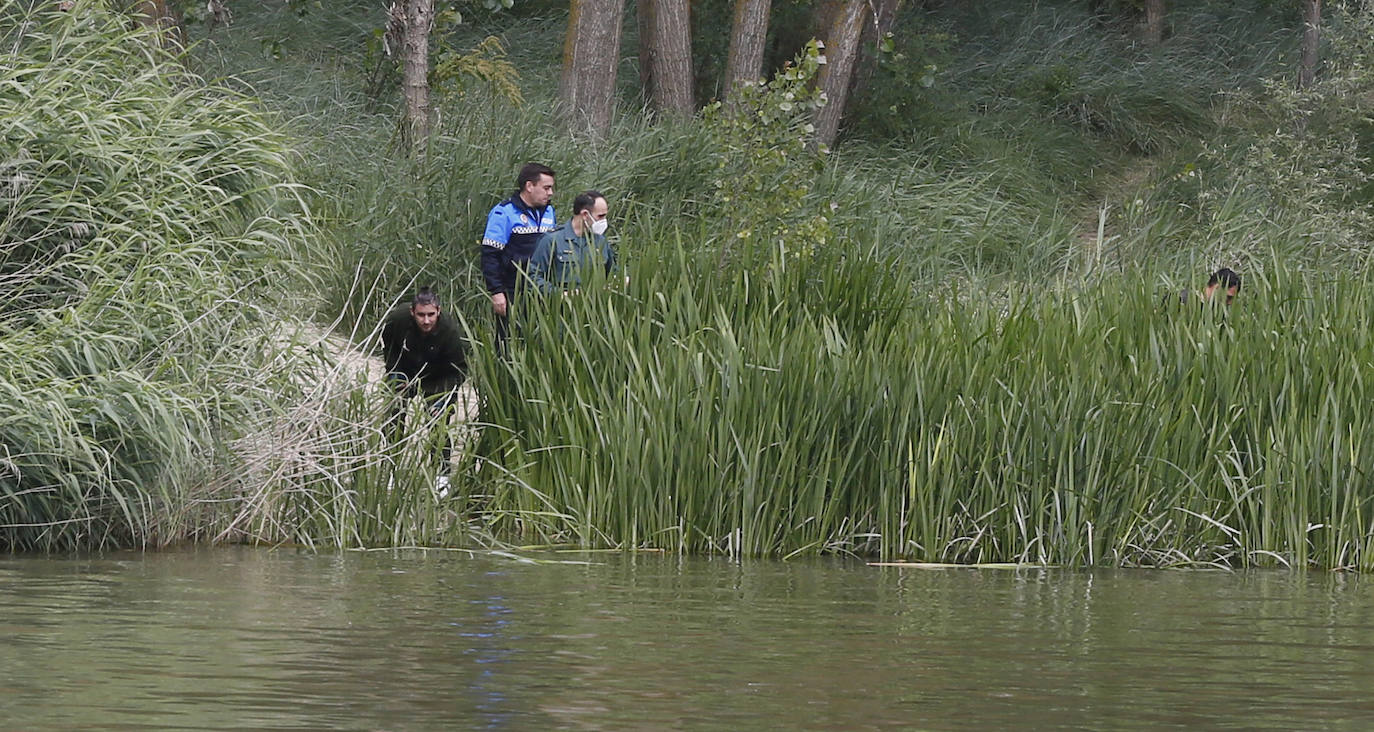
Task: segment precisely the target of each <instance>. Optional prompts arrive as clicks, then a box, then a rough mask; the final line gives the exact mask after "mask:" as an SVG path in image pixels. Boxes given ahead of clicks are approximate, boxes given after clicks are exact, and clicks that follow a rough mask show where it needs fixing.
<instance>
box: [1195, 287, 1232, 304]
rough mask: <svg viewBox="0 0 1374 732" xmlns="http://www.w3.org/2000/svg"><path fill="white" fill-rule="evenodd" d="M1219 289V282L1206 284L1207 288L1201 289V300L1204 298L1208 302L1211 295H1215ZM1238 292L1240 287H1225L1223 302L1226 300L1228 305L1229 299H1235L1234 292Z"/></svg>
mask: <svg viewBox="0 0 1374 732" xmlns="http://www.w3.org/2000/svg"><path fill="white" fill-rule="evenodd" d="M1221 289H1222V287H1221V283H1217V284H1215V285H1208V286H1207V289H1205V290H1203V291H1202V299H1203V300H1206V301H1208V302H1211V300H1212V298H1213V297H1216V294H1217V292H1219V291H1221ZM1238 292H1240V288H1239V287H1227V288H1226V300H1225V302H1226V304H1227V305H1230V304H1231V301H1232V300H1234V299H1236V293H1238Z"/></svg>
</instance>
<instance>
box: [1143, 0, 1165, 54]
mask: <svg viewBox="0 0 1374 732" xmlns="http://www.w3.org/2000/svg"><path fill="white" fill-rule="evenodd" d="M1141 33H1142V35H1143V36H1144V39H1145V43H1147V44H1149V45H1151V46H1158V45H1159V44H1160V43H1163V42H1164V0H1145V23H1144V25H1143V26H1142V27H1141Z"/></svg>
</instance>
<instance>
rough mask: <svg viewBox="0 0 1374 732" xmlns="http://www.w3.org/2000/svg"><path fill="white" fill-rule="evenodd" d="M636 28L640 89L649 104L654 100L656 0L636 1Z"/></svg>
mask: <svg viewBox="0 0 1374 732" xmlns="http://www.w3.org/2000/svg"><path fill="white" fill-rule="evenodd" d="M635 27H636V28H637V29H638V31H639V89H640V92H641V93H642V94H643V95H644V102H645V103H646V104H647V103H650V102H652V101H653V98H654V0H635Z"/></svg>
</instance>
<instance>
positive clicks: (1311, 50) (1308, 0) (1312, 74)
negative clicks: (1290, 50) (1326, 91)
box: [1298, 0, 1322, 88]
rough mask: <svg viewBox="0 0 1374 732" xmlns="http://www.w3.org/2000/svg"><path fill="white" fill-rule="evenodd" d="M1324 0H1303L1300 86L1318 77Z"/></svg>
mask: <svg viewBox="0 0 1374 732" xmlns="http://www.w3.org/2000/svg"><path fill="white" fill-rule="evenodd" d="M1321 24H1322V0H1302V60H1301V62H1300V65H1299V66H1298V87H1299V88H1305V87H1308V86H1310V85H1311V84H1312V82H1313V81H1315V80H1316V78H1317V50H1318V48H1319V46H1320V45H1321V40H1322V39H1321Z"/></svg>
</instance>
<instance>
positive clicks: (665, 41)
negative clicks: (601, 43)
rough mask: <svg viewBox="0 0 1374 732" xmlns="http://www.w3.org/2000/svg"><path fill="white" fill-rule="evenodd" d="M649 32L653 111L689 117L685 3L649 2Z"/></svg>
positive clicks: (689, 65)
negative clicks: (650, 17)
mask: <svg viewBox="0 0 1374 732" xmlns="http://www.w3.org/2000/svg"><path fill="white" fill-rule="evenodd" d="M651 2H652V3H653V13H652V16H653V18H652V22H653V27H652V30H653V33H652V37H651V39H650V45H651V46H652V55H651V56H650V58H649V62H650V63H649V67H650V72H651V74H652V76H653V81H652V85H651V86H652V96H651V97H650V98H651V99H652V100H653V104H654V108H655V109H657V110H659V111H660V112H667V113H670V114H680V115H684V116H686V115H690V114H692V112H694V111H696V104H695V103H694V102H693V101H692V21H691V11H690V10H689V8H688V3H687V0H651Z"/></svg>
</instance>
